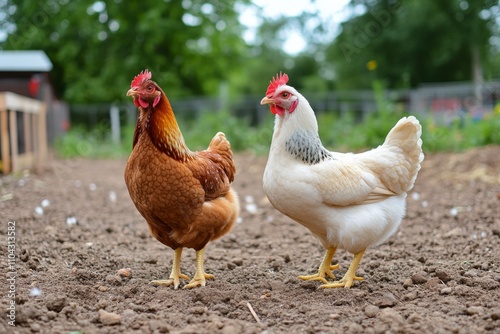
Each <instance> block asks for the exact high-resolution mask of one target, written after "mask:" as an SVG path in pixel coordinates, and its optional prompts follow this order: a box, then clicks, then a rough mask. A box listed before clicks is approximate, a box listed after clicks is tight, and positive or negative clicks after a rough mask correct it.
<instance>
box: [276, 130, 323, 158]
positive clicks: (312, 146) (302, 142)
mask: <svg viewBox="0 0 500 334" xmlns="http://www.w3.org/2000/svg"><path fill="white" fill-rule="evenodd" d="M285 149H286V151H287V152H288V153H290V154H291V155H293V156H295V158H297V159H299V160H301V161H303V162H305V163H307V164H309V165H315V164H318V163H320V162H322V161H324V160H327V159H333V156H332V154H331V153H330V152H329V151H328V150H327V149H326V148H324V147H323V144H321V140H320V139H319V136H318V134H315V133H312V132H309V131H297V132H295V133H294V134H293V135H292V136H290V138H288V139H287V140H286V142H285Z"/></svg>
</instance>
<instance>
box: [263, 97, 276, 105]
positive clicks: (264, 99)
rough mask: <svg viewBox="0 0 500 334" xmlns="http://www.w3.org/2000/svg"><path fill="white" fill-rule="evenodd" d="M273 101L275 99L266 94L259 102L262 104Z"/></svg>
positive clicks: (272, 102)
mask: <svg viewBox="0 0 500 334" xmlns="http://www.w3.org/2000/svg"><path fill="white" fill-rule="evenodd" d="M274 103H275V101H274V100H273V99H272V98H270V97H267V96H265V97H264V98H263V99H262V100H260V104H261V105H264V104H274Z"/></svg>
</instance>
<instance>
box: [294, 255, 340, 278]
mask: <svg viewBox="0 0 500 334" xmlns="http://www.w3.org/2000/svg"><path fill="white" fill-rule="evenodd" d="M336 250H337V248H335V247H330V248H328V249H327V250H326V253H325V257H324V258H323V262H321V265H320V266H319V269H318V273H317V274H314V275H306V276H299V277H297V278H298V279H301V280H304V281H321V282H323V283H328V281H327V280H326V279H325V276H326V275H328V277H330V278H332V279H335V276H334V275H333V274H332V270H335V269H338V268H339V265H338V264H335V265H332V259H333V255H335V251H336Z"/></svg>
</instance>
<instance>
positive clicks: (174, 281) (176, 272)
mask: <svg viewBox="0 0 500 334" xmlns="http://www.w3.org/2000/svg"><path fill="white" fill-rule="evenodd" d="M181 255H182V248H177V249H176V250H175V256H174V263H173V265H172V272H171V273H170V277H169V279H166V280H165V279H163V280H154V281H151V282H149V284H150V285H154V286H171V285H173V286H174V289H176V290H177V288H178V287H179V285H180V284H181V280H180V279H181V278H182V279H185V280H189V276H187V275H184V274H181Z"/></svg>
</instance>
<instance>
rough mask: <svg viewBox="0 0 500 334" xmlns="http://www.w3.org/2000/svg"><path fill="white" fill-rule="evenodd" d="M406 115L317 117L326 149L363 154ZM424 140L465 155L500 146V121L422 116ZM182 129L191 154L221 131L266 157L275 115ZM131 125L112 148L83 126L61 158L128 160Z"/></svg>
mask: <svg viewBox="0 0 500 334" xmlns="http://www.w3.org/2000/svg"><path fill="white" fill-rule="evenodd" d="M403 116H405V114H403V113H398V112H394V111H392V110H387V111H384V112H379V113H373V114H370V115H368V116H367V117H365V119H364V121H363V122H361V123H357V122H356V121H355V119H354V117H353V115H351V114H345V115H343V116H336V115H335V114H333V113H322V114H320V115H319V116H318V123H319V133H320V137H321V139H322V141H323V144H324V145H325V146H326V147H329V148H331V149H332V150H337V151H343V152H345V151H361V150H364V149H370V148H374V147H377V146H378V145H380V144H382V142H383V141H384V139H385V136H386V135H387V133H388V132H389V130H390V129H391V128H392V127H393V126H394V124H396V122H397V121H398V120H399V119H400V118H401V117H403ZM418 118H419V119H420V122H421V124H422V128H423V132H422V140H423V148H424V151H425V152H437V151H463V150H466V149H469V148H472V147H478V146H484V145H489V144H497V145H500V117H498V116H496V117H494V116H491V117H489V118H486V119H483V120H472V119H471V118H465V119H462V120H456V121H454V122H452V124H450V125H440V124H438V123H436V122H435V120H434V119H433V118H431V117H428V118H421V117H418ZM180 127H181V131H182V133H183V135H184V138H185V140H186V142H187V144H188V146H189V147H190V148H191V149H192V150H201V149H205V148H206V147H207V145H208V143H209V142H210V140H211V139H212V137H213V136H214V135H215V133H217V132H218V131H223V132H224V133H225V134H226V136H227V138H228V139H229V140H230V142H231V146H232V148H233V150H234V151H235V152H237V151H244V150H253V151H255V152H256V153H257V154H267V152H268V150H269V145H270V143H271V138H272V133H273V119H272V115H271V113H269V117H268V118H267V119H266V120H265V121H264V122H263V123H262V124H261V126H260V127H257V128H256V127H250V126H248V122H247V121H246V120H245V119H240V118H236V117H233V116H230V115H229V114H228V113H226V112H205V113H203V114H202V115H201V116H200V117H198V118H196V119H192V120H186V121H180ZM133 131H134V128H133V127H132V126H130V127H125V128H123V129H122V140H121V144H120V145H117V144H113V143H112V142H111V138H110V129H109V128H107V127H106V126H99V127H96V128H94V129H93V130H91V131H85V130H84V129H83V128H81V127H75V128H73V129H72V130H70V131H69V132H68V133H67V135H66V136H64V137H63V138H60V139H59V140H57V141H56V144H55V148H56V151H57V153H58V154H59V155H60V156H62V157H78V156H80V157H92V158H105V157H106V158H109V157H126V156H128V155H129V154H130V151H131V150H132V137H133Z"/></svg>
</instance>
